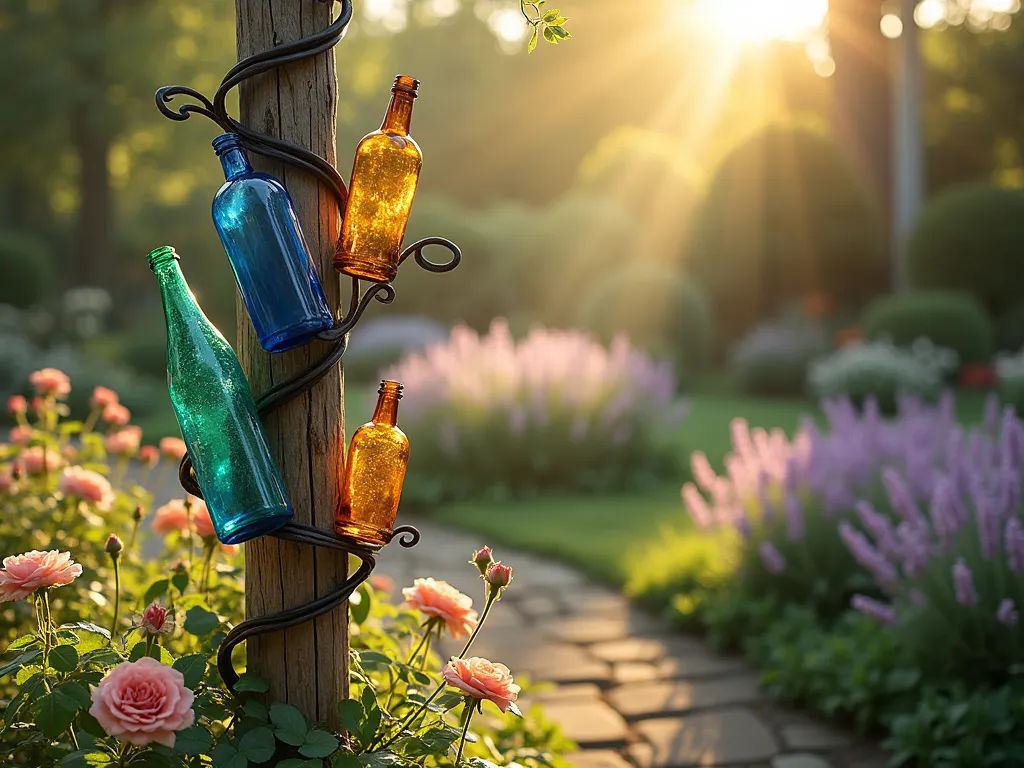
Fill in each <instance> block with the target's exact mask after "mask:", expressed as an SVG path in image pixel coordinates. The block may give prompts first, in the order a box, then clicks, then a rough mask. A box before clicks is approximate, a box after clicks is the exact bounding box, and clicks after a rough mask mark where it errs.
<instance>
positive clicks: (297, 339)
mask: <svg viewBox="0 0 1024 768" xmlns="http://www.w3.org/2000/svg"><path fill="white" fill-rule="evenodd" d="M333 325H334V319H333V318H331V319H330V320H327V319H325V318H322V317H315V318H312V319H310V320H303V321H302V322H301V323H296V324H295V325H290V326H288V327H287V328H285V329H284V330H282V331H278V332H277V333H274V334H271V335H269V336H264V337H261V338H260V346H261V347H263V348H264V349H265V350H266V351H267V352H271V353H276V352H287V351H288V350H289V349H295V348H296V347H301V346H302V345H303V344H307V343H309V342H310V341H312V340H313V339H315V338H316V336H317V334H318V333H322V332H323V331H326V330H328V329H329V328H331V327H332V326H333Z"/></svg>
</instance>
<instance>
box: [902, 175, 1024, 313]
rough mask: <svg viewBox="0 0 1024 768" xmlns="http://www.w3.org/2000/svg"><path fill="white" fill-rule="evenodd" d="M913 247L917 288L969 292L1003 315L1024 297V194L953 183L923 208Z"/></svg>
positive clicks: (913, 278)
mask: <svg viewBox="0 0 1024 768" xmlns="http://www.w3.org/2000/svg"><path fill="white" fill-rule="evenodd" d="M909 249H910V251H909V260H910V271H911V278H912V280H913V283H914V285H915V287H917V288H920V289H939V290H950V291H965V292H967V293H970V294H972V295H974V296H975V297H976V298H977V299H978V300H979V301H980V302H981V303H982V304H983V305H984V307H985V308H986V309H987V310H988V311H989V312H991V313H992V314H993V315H995V316H999V315H1001V314H1002V313H1003V312H1005V311H1006V310H1008V309H1009V308H1010V307H1012V306H1013V305H1014V304H1018V303H1020V302H1021V301H1024V279H1022V278H1021V277H1020V275H1021V274H1024V192H1021V191H1020V190H1015V189H1001V188H999V187H993V186H991V185H988V184H963V185H959V186H954V187H951V188H949V189H948V190H946V191H945V192H943V193H942V194H940V195H938V196H937V197H935V198H934V199H933V200H931V201H930V202H929V203H928V205H927V206H926V207H925V208H924V210H923V211H922V212H921V215H920V217H919V218H918V220H917V223H916V225H915V228H914V232H913V234H912V236H911V239H910V245H909Z"/></svg>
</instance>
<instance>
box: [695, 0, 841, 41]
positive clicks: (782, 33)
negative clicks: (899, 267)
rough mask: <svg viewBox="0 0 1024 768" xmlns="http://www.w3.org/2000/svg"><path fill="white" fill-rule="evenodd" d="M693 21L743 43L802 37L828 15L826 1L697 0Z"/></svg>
mask: <svg viewBox="0 0 1024 768" xmlns="http://www.w3.org/2000/svg"><path fill="white" fill-rule="evenodd" d="M694 11H695V12H696V14H697V20H698V21H699V22H700V23H702V24H703V25H704V26H705V27H706V28H710V29H711V30H713V31H714V32H715V34H717V35H720V36H722V37H724V38H727V39H729V40H733V41H736V42H743V43H758V42H767V41H769V40H806V39H807V38H808V37H810V36H812V35H813V34H814V33H815V32H817V31H818V30H819V29H820V28H821V25H822V24H823V23H824V21H825V16H826V15H827V14H828V0H697V3H696V7H695V8H694Z"/></svg>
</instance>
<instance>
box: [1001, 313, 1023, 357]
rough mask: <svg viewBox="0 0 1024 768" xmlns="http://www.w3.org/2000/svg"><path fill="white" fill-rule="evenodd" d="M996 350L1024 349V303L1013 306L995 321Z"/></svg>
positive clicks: (1013, 350)
mask: <svg viewBox="0 0 1024 768" xmlns="http://www.w3.org/2000/svg"><path fill="white" fill-rule="evenodd" d="M996 349H997V350H999V351H1000V352H1019V351H1020V350H1021V349H1024V302H1021V303H1020V304H1014V305H1013V306H1012V307H1010V308H1009V309H1007V310H1006V311H1005V312H1003V314H1001V315H1000V316H999V317H998V318H997V319H996Z"/></svg>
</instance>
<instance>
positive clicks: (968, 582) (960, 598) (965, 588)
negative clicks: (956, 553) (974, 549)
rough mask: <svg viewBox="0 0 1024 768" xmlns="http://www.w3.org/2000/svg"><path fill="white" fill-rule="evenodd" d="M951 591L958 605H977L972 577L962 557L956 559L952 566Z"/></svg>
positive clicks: (976, 591)
mask: <svg viewBox="0 0 1024 768" xmlns="http://www.w3.org/2000/svg"><path fill="white" fill-rule="evenodd" d="M953 590H954V592H955V594H956V601H957V602H958V603H960V605H968V606H970V605H977V604H978V590H976V589H975V588H974V577H973V576H972V575H971V569H970V568H969V567H968V566H967V563H965V562H964V559H963V558H962V557H960V558H957V561H956V563H955V564H954V565H953Z"/></svg>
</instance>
